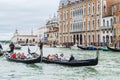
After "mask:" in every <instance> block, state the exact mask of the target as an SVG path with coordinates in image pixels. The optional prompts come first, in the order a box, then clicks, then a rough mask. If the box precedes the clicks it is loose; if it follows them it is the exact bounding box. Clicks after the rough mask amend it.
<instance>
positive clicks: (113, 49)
mask: <svg viewBox="0 0 120 80" xmlns="http://www.w3.org/2000/svg"><path fill="white" fill-rule="evenodd" d="M107 48H108V49H109V50H111V51H114V52H120V49H118V48H111V47H109V46H107Z"/></svg>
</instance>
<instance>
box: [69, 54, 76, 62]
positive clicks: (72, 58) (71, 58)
mask: <svg viewBox="0 0 120 80" xmlns="http://www.w3.org/2000/svg"><path fill="white" fill-rule="evenodd" d="M73 60H75V58H74V56H73V54H71V56H70V59H69V62H70V61H73Z"/></svg>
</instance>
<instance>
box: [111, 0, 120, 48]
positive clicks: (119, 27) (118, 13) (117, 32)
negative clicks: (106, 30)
mask: <svg viewBox="0 0 120 80" xmlns="http://www.w3.org/2000/svg"><path fill="white" fill-rule="evenodd" d="M112 15H113V17H114V24H113V29H114V45H115V44H118V45H117V46H118V47H120V1H118V2H114V3H113V4H112Z"/></svg>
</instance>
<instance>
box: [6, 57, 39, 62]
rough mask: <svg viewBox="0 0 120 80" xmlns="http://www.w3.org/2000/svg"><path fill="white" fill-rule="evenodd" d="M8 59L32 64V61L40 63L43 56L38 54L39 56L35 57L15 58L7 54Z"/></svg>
mask: <svg viewBox="0 0 120 80" xmlns="http://www.w3.org/2000/svg"><path fill="white" fill-rule="evenodd" d="M6 59H7V60H8V61H13V62H21V63H27V64H31V63H40V60H41V56H38V57H37V58H35V59H25V60H23V59H13V58H11V57H9V56H6Z"/></svg>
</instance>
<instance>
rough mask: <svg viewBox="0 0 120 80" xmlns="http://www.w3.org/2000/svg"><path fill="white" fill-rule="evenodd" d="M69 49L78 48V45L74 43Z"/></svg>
mask: <svg viewBox="0 0 120 80" xmlns="http://www.w3.org/2000/svg"><path fill="white" fill-rule="evenodd" d="M70 49H79V48H78V45H77V44H75V45H73V46H71V47H70Z"/></svg>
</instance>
